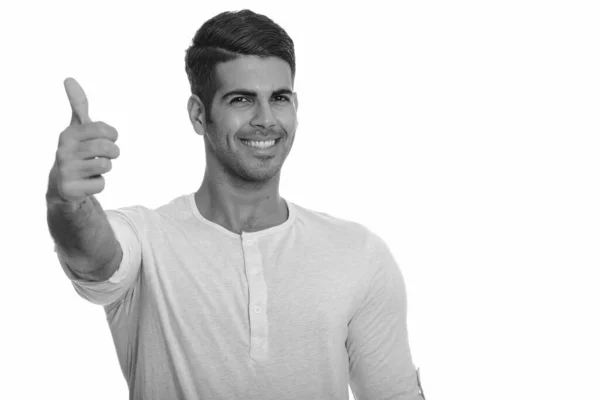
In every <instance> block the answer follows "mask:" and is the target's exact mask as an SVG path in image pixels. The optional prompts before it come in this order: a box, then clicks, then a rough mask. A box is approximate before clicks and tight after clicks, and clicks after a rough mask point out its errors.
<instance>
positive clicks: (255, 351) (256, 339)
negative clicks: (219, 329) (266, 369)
mask: <svg viewBox="0 0 600 400" xmlns="http://www.w3.org/2000/svg"><path fill="white" fill-rule="evenodd" d="M242 243H243V248H244V252H243V253H244V261H245V264H246V270H247V279H248V290H249V300H250V301H249V304H248V311H249V313H248V315H249V318H250V320H249V323H250V336H251V337H250V338H249V339H250V346H251V349H250V357H251V358H253V359H255V360H258V359H261V360H264V359H265V357H266V351H267V349H268V345H267V342H268V318H267V309H266V306H267V287H266V283H265V281H264V276H263V275H262V274H261V272H262V256H261V254H260V249H259V246H258V244H259V243H258V239H257V238H252V239H246V238H244V240H243V242H242Z"/></svg>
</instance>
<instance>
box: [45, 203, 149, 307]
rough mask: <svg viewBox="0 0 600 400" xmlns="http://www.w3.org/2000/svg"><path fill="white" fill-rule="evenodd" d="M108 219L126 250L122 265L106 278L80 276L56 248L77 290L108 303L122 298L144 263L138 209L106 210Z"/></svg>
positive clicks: (136, 278) (88, 296)
mask: <svg viewBox="0 0 600 400" xmlns="http://www.w3.org/2000/svg"><path fill="white" fill-rule="evenodd" d="M105 212H106V215H107V218H108V222H109V223H110V226H111V227H112V229H113V232H114V233H115V236H116V238H117V241H118V242H119V244H120V245H121V249H122V250H123V258H122V260H121V263H120V265H119V268H118V269H117V270H116V271H115V272H114V274H113V275H112V276H111V277H110V278H108V279H107V280H105V281H101V282H92V281H88V280H85V279H81V278H80V277H78V276H77V275H76V274H75V273H73V271H72V270H71V269H70V268H69V266H68V265H67V263H66V262H65V261H64V260H63V259H62V258H61V255H60V252H58V249H57V248H56V247H55V251H56V252H57V255H58V260H59V262H60V265H61V266H62V268H63V270H64V272H65V274H66V275H67V277H68V278H69V279H70V280H71V282H72V284H73V287H74V288H75V291H76V292H77V293H78V294H79V295H80V296H81V297H83V298H84V299H86V300H88V301H90V302H92V303H94V304H98V305H102V306H106V305H108V304H111V303H114V302H116V301H119V300H120V299H122V298H123V297H124V296H125V295H126V293H127V292H128V291H129V290H131V289H132V288H133V286H134V285H135V284H136V282H137V280H138V276H139V273H140V267H141V263H142V246H141V241H140V233H139V227H138V226H136V222H135V220H136V218H135V209H134V208H127V209H119V210H106V211H105Z"/></svg>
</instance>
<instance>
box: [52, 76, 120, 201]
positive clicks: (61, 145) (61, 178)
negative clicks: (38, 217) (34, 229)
mask: <svg viewBox="0 0 600 400" xmlns="http://www.w3.org/2000/svg"><path fill="white" fill-rule="evenodd" d="M64 85H65V90H66V92H67V97H68V99H69V103H71V111H72V116H71V124H70V125H69V126H68V127H67V128H66V129H65V130H64V131H62V133H61V134H60V136H59V139H58V149H57V150H56V159H55V161H54V165H53V166H52V169H51V171H50V177H49V180H48V191H47V193H46V201H47V202H49V203H54V202H59V203H72V204H80V203H82V202H83V201H85V199H86V198H87V197H88V196H92V195H94V194H97V193H100V192H101V191H103V190H104V187H105V181H104V177H103V176H102V174H105V173H107V172H108V171H110V170H111V168H112V162H111V160H112V159H115V158H117V157H119V147H117V145H116V144H115V142H116V140H117V136H118V134H117V130H116V129H115V128H113V127H112V126H110V125H108V124H105V123H104V122H92V121H91V119H90V117H89V115H88V100H87V97H86V95H85V92H84V91H83V89H82V88H81V86H80V85H79V83H77V81H76V80H75V79H73V78H67V79H65V82H64Z"/></svg>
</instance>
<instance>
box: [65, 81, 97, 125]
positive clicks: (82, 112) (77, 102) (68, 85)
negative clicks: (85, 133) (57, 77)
mask: <svg viewBox="0 0 600 400" xmlns="http://www.w3.org/2000/svg"><path fill="white" fill-rule="evenodd" d="M64 85H65V90H66V91H67V97H68V98H69V103H71V110H72V112H73V113H72V116H71V125H77V124H86V123H88V122H92V121H91V120H90V116H89V115H88V100H87V97H86V95H85V92H84V91H83V89H82V88H81V86H80V85H79V83H78V82H77V81H76V80H75V79H73V78H67V79H65V82H64Z"/></svg>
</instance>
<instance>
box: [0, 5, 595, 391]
mask: <svg viewBox="0 0 600 400" xmlns="http://www.w3.org/2000/svg"><path fill="white" fill-rule="evenodd" d="M6 3H7V4H5V3H3V5H2V6H1V9H0V40H1V47H0V51H1V52H2V53H1V55H2V63H1V66H0V68H1V73H0V88H1V89H0V99H1V104H0V106H1V110H2V117H1V118H0V124H1V127H0V128H1V133H2V142H1V143H2V147H1V149H2V157H0V162H1V163H2V164H1V165H0V171H1V174H2V177H1V179H2V196H1V199H0V201H2V204H1V208H0V209H1V210H2V212H3V217H2V224H1V226H2V239H3V240H2V266H3V268H2V274H1V276H2V281H3V285H2V290H1V291H0V292H1V294H0V295H1V302H0V304H1V307H2V328H1V330H0V335H1V340H0V346H1V347H0V353H1V357H0V360H1V361H0V363H1V366H2V370H3V373H2V374H3V378H2V381H3V383H2V384H1V385H0V398H3V399H35V398H61V399H83V398H85V399H90V400H91V399H125V398H127V387H126V384H125V381H124V379H123V376H122V374H121V371H120V368H119V365H118V362H117V358H116V353H115V351H114V347H113V343H112V339H111V336H110V331H109V329H108V325H107V323H106V321H105V316H104V312H103V310H102V308H100V307H98V306H94V305H92V304H90V303H87V302H85V301H84V300H83V299H81V298H79V297H78V296H77V294H76V293H75V291H74V290H73V288H72V286H71V284H70V282H69V281H68V280H67V278H66V276H65V275H64V274H63V272H62V270H61V268H60V266H59V264H58V262H57V260H56V255H55V253H54V252H53V244H52V241H51V238H50V236H49V233H48V230H47V225H46V215H45V213H46V209H45V199H44V194H45V191H46V184H47V175H48V172H49V170H50V167H51V165H52V163H53V159H54V153H55V151H56V145H57V140H58V135H59V133H60V132H61V131H62V130H63V129H65V128H66V126H67V124H68V123H69V121H70V118H71V115H70V109H69V103H68V101H67V98H66V95H65V92H64V89H63V80H64V78H66V77H68V76H72V77H75V78H76V79H77V80H78V81H79V82H80V84H81V85H82V86H83V88H84V89H85V91H86V92H87V95H88V98H89V101H90V116H91V118H92V119H93V120H102V121H105V122H107V123H109V124H111V125H112V126H114V127H116V128H117V129H118V131H119V134H120V138H119V141H118V145H119V146H120V148H121V157H120V158H119V159H118V160H117V161H115V162H114V163H113V170H112V171H111V172H110V173H109V174H108V175H107V176H106V178H107V187H106V190H105V191H104V192H103V193H101V194H100V195H99V196H98V198H99V200H100V201H101V203H102V204H103V206H104V207H105V208H116V207H121V206H127V205H133V204H143V205H145V206H148V207H156V206H159V205H161V204H163V203H166V202H168V201H170V200H171V199H172V198H174V197H176V196H179V195H181V194H183V193H190V192H193V191H195V190H196V189H197V188H198V187H199V185H200V183H201V179H202V177H203V173H204V149H203V146H204V144H203V141H202V139H201V138H200V137H199V136H197V135H196V134H195V133H194V131H193V130H192V128H191V125H190V123H189V120H188V117H187V111H186V104H187V99H188V97H189V94H190V89H189V85H188V82H187V78H186V75H185V71H184V51H185V49H186V48H187V47H188V45H189V44H190V41H191V39H192V37H193V35H194V33H195V32H196V30H197V29H198V28H199V27H200V25H201V24H202V23H203V22H204V21H205V20H207V19H208V18H210V17H212V16H214V15H216V14H217V13H219V12H221V11H226V10H238V9H241V8H250V9H252V10H253V11H256V12H259V13H263V14H266V15H268V16H269V17H271V18H272V19H274V20H275V21H276V22H277V23H279V24H280V25H281V26H282V27H284V28H285V29H286V30H287V32H288V33H289V34H290V36H291V37H292V39H293V40H294V42H295V44H296V55H297V80H296V87H295V89H296V91H297V92H298V95H299V100H300V108H299V121H300V126H299V128H298V132H297V138H296V142H295V145H294V148H293V150H292V152H291V154H290V156H289V158H288V160H287V162H286V164H285V166H284V169H283V173H282V179H281V187H280V190H281V194H282V196H283V197H285V198H287V199H289V200H290V201H292V202H295V203H297V204H300V205H302V206H304V207H308V208H311V209H314V210H317V211H324V212H327V213H329V214H332V215H334V216H337V217H340V218H344V219H350V220H353V221H357V222H360V223H362V224H364V225H366V226H367V227H369V228H370V229H372V230H373V231H375V232H376V233H378V234H380V235H381V236H382V237H383V238H384V240H385V241H386V242H387V243H388V244H389V246H390V248H391V249H392V251H393V253H394V255H395V257H396V259H397V261H398V264H399V265H400V268H401V269H402V272H403V274H404V276H405V279H406V283H407V287H408V306H409V318H408V320H409V321H408V322H409V332H410V340H411V346H412V351H413V356H414V361H415V364H416V365H417V366H418V367H420V368H421V376H422V382H423V385H424V390H425V394H426V396H427V398H428V400H436V399H439V400H441V399H446V400H447V399H450V400H453V399H457V400H458V399H460V400H465V399H473V400H475V399H477V400H479V399H486V400H496V399H498V400H500V399H502V400H505V399H511V400H521V399H523V400H524V399H528V400H529V399H575V398H576V399H598V398H600V389H599V388H598V385H597V383H598V379H599V378H598V377H599V376H600V365H599V364H600V362H599V361H598V360H599V359H600V345H599V344H598V343H599V341H600V326H599V323H598V306H599V305H600V295H599V291H598V289H597V287H598V277H599V275H598V272H597V270H598V268H599V267H600V262H599V261H600V254H599V248H600V210H599V205H600V190H599V175H600V174H599V172H600V161H599V157H598V154H599V150H600V138H599V133H600V129H599V128H600V126H599V125H600V123H599V118H598V116H599V112H598V111H599V106H600V79H599V73H598V72H599V71H600V57H599V49H600V47H599V45H600V28H599V25H600V24H599V23H598V21H599V20H600V13H599V12H598V8H597V7H596V6H595V4H594V3H595V2H593V1H588V2H584V1H574V0H570V1H548V0H546V1H526V0H519V1H506V0H504V1H494V2H493V1H452V2H450V1H412V2H408V1H407V2H399V4H398V5H397V6H395V8H391V6H390V5H389V4H392V3H393V2H392V1H390V2H376V1H368V2H360V3H355V4H354V5H350V4H349V3H347V2H343V3H342V2H339V3H337V4H335V3H334V2H328V1H319V2H315V3H304V4H301V3H302V2H284V1H276V2H267V1H260V2H259V1H245V2H241V1H239V2H238V1H214V2H207V1H188V2H183V1H167V2H164V1H161V2H149V1H145V2H141V1H140V2H133V1H129V2H127V1H107V0H103V1H95V2H91V1H87V2H86V1H72V2H67V1H52V2H50V1H48V2H45V1H21V2H16V1H14V2H10V3H9V2H6ZM385 3H388V4H387V5H386V4H385Z"/></svg>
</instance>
